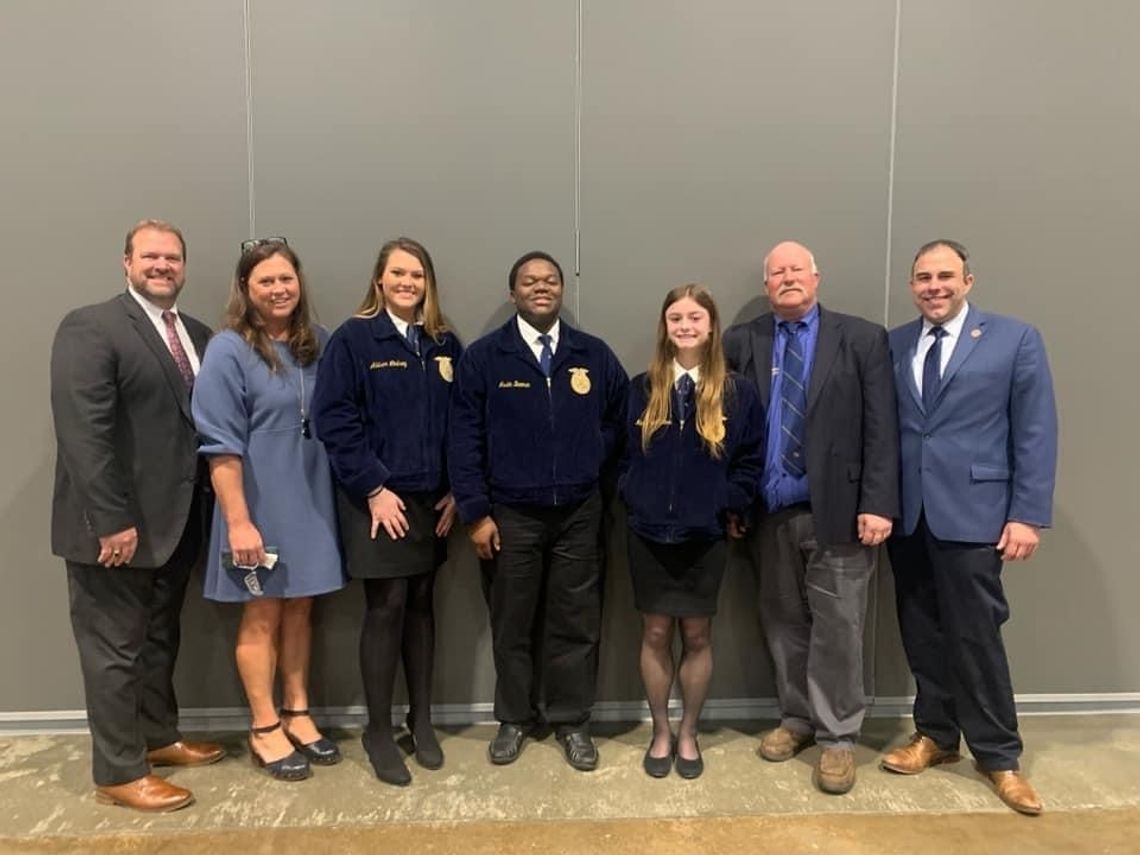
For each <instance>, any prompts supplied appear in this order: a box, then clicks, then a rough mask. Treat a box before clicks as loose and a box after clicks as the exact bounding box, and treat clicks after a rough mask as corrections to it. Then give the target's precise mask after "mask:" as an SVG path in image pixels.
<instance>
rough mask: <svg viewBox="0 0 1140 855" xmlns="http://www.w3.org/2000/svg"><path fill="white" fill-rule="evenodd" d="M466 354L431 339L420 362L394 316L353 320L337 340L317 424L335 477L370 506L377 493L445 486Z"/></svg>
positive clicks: (324, 361) (327, 358) (447, 340)
mask: <svg viewBox="0 0 1140 855" xmlns="http://www.w3.org/2000/svg"><path fill="white" fill-rule="evenodd" d="M462 351H463V348H462V347H461V346H460V344H459V341H458V340H457V339H456V338H455V336H454V335H452V334H451V333H444V334H443V336H442V337H441V339H440V340H439V341H438V342H436V341H433V340H432V339H431V338H430V337H428V336H427V335H426V334H424V335H423V336H422V337H421V339H420V353H421V355H420V356H416V353H415V351H414V350H413V349H412V346H411V345H410V344H409V343H408V341H407V339H405V338H404V337H403V336H402V335H400V333H399V331H398V330H397V329H396V326H395V324H393V323H392V319H391V318H389V317H388V313H387V312H385V311H381V312H380V314H378V315H376V317H374V318H349V319H348V320H347V321H345V322H344V323H343V324H341V326H340V327H339V328H338V329H337V331H336V332H334V333H333V334H332V337H331V338H330V339H329V343H328V347H327V349H326V350H325V353H324V356H323V357H321V366H320V371H319V372H318V374H317V388H316V391H315V392H314V394H313V420H314V422H315V424H316V428H317V436H319V437H320V438H321V441H322V442H324V444H325V449H326V450H327V451H328V455H329V462H330V463H331V464H332V470H333V475H335V476H336V479H337V482H338V483H339V484H340V485H341V487H343V488H344V490H345V492H346V493H348V494H349V496H351V497H352V498H354V499H357V500H363V499H365V498H366V497H367V496H368V494H369V493H371V492H373V491H375V490H376V489H377V488H378V487H387V488H388V489H390V490H394V491H395V492H397V493H399V492H402V491H404V492H412V493H416V492H424V493H430V492H435V491H437V490H440V489H441V488H444V487H446V484H447V473H446V465H445V463H444V452H445V437H446V436H447V415H448V398H450V396H451V390H452V381H453V379H454V373H455V366H456V364H457V363H458V362H459V356H460V354H461V353H462Z"/></svg>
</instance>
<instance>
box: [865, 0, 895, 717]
mask: <svg viewBox="0 0 1140 855" xmlns="http://www.w3.org/2000/svg"><path fill="white" fill-rule="evenodd" d="M901 29H902V0H895V49H894V57H893V59H892V61H891V131H890V142H889V144H888V155H887V241H886V243H887V247H886V263H885V264H884V268H885V273H884V275H883V326H884V327H886V328H887V329H890V326H891V316H890V306H891V251H892V239H893V230H894V216H895V133H896V130H897V128H898V104H899V38H900V31H901ZM878 550H879V555H878V560H877V562H876V563H877V568H876V569H877V570H878V571H879V572H878V573H876V574H875V575H876V577H878V576H879V575H880V574H881V573H882V571H883V563H884V562H883V556H884V555H885V554H886V551H887V550H886V547H885V546H880V547H878ZM881 590H882V583H881V580H879V579H878V578H876V580H875V589H874V591H873V594H874V596H872V597H871V621H870V623H871V696H872V697H878V695H879V594H880V591H881Z"/></svg>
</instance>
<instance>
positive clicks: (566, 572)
mask: <svg viewBox="0 0 1140 855" xmlns="http://www.w3.org/2000/svg"><path fill="white" fill-rule="evenodd" d="M493 516H494V518H495V523H496V524H497V525H498V527H499V537H500V539H501V542H502V550H501V551H500V552H499V553H498V555H497V556H496V557H495V567H494V575H493V578H492V580H491V592H490V594H491V596H490V606H491V634H492V638H493V642H494V654H495V672H496V678H497V679H496V683H495V717H496V718H497V719H498V720H499V721H502V722H511V723H514V724H529V723H532V722H534V721H536V719H537V717H538V711H537V709H536V708H535V703H534V697H535V692H534V682H535V673H536V669H541V674H542V676H543V685H544V695H545V699H546V704H545V707H546V709H545V713H546V720H547V721H548V722H550V723H551V724H553V725H554V726H555V727H556V728H558V729H559V730H569V729H573V728H574V727H576V726H580V725H582V724H584V723H585V722H587V721H588V720H589V718H590V708H591V707H592V706H593V704H594V688H595V683H596V680H597V646H598V636H599V633H600V631H601V590H600V588H601V586H600V576H599V567H598V525H599V523H600V519H601V498H600V496H599V495H598V494H597V493H594V494H593V495H592V496H591V497H590V498H588V499H586V500H585V501H583V502H582V503H581V504H579V505H574V506H570V507H566V508H560V507H559V508H524V507H508V506H504V505H497V506H496V507H495V509H494V513H493ZM540 616H541V619H542V625H541V626H539V625H537V624H536V621H537V620H538V619H539V617H540ZM539 635H540V636H541V639H542V645H541V649H540V651H536V650H535V642H534V639H535V638H536V637H538V636H539ZM539 655H540V656H541V661H536V656H539Z"/></svg>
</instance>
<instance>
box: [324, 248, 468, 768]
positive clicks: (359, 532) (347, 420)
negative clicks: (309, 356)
mask: <svg viewBox="0 0 1140 855" xmlns="http://www.w3.org/2000/svg"><path fill="white" fill-rule="evenodd" d="M460 350H461V348H460V345H459V342H458V341H457V339H456V338H455V336H454V335H453V334H452V333H451V332H449V331H448V329H447V327H446V326H445V325H444V321H443V316H442V314H441V313H440V308H439V297H438V295H437V292H436V283H435V270H434V268H433V266H432V261H431V256H430V255H429V254H428V251H427V250H426V249H424V247H423V246H421V245H420V244H418V243H417V242H416V241H414V240H411V239H409V238H397V239H396V240H393V241H389V242H388V243H386V244H384V246H383V247H382V248H381V250H380V255H379V257H378V258H377V260H376V266H375V269H374V270H373V274H372V281H371V282H370V283H369V285H368V291H367V293H366V294H365V296H364V302H363V303H362V304H361V306H360V309H359V310H358V311H357V313H356V315H355V317H352V318H349V319H348V320H347V321H345V323H344V324H343V325H342V326H341V327H340V328H339V329H338V330H337V331H336V332H335V333H333V335H332V338H331V339H330V341H329V344H328V349H327V351H326V353H325V356H324V358H323V360H322V361H321V367H320V374H319V376H318V378H317V390H316V395H315V398H314V401H313V417H314V419H315V420H316V426H317V433H318V435H319V436H320V438H321V440H322V441H323V442H324V444H325V448H326V449H327V450H328V454H329V460H330V462H331V463H332V469H333V474H334V475H335V477H336V481H337V487H338V490H337V493H338V496H337V498H338V511H339V515H340V531H341V538H342V540H343V542H344V550H345V558H346V560H347V564H348V572H349V575H351V576H352V577H354V578H359V579H363V580H364V594H365V601H366V609H365V614H364V624H363V627H362V629H361V634H360V670H361V672H362V675H363V678H364V694H365V699H366V701H367V704H368V727H367V728H366V729H365V731H364V736H363V743H364V748H365V750H366V751H367V753H368V759H369V760H370V761H371V763H372V767H373V769H374V770H375V772H376V776H377V777H378V778H379V779H380V780H382V781H384V782H386V783H389V784H395V785H397V786H404V785H406V784H409V783H410V782H411V775H410V773H409V772H408V768H407V766H406V765H405V764H404V759H403V755H402V753H401V752H400V750H399V749H398V748H397V746H396V743H395V740H394V738H393V731H392V690H393V684H394V682H395V678H396V663H397V661H399V660H400V658H401V654H402V658H403V663H404V673H405V675H406V677H407V681H408V699H409V704H410V710H409V713H408V719H407V724H408V728H409V729H410V730H411V733H412V736H413V737H414V739H415V757H416V762H417V763H418V764H419V765H420V766H422V767H424V768H427V769H438V768H440V767H441V766H442V765H443V751H442V749H441V748H440V745H439V742H438V741H437V740H436V737H435V733H434V732H433V731H432V725H431V683H432V660H433V656H434V648H435V617H434V613H433V609H432V590H433V585H434V582H435V571H436V569H437V568H438V567H439V565H440V564H442V563H443V561H444V558H445V557H446V537H447V534H448V532H449V531H450V530H451V526H452V523H453V522H454V520H455V501H454V499H453V498H452V497H451V494H450V492H449V491H448V486H447V476H446V474H445V466H444V437H445V436H446V432H447V413H448V399H449V398H450V396H451V384H452V378H453V372H454V366H455V364H456V363H457V362H458V361H459V354H460Z"/></svg>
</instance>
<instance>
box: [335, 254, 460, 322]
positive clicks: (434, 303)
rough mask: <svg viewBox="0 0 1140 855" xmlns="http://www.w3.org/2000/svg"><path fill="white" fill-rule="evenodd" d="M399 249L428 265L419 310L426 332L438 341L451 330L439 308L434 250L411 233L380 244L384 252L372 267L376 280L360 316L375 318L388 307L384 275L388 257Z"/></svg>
mask: <svg viewBox="0 0 1140 855" xmlns="http://www.w3.org/2000/svg"><path fill="white" fill-rule="evenodd" d="M397 249H402V250H403V251H404V252H406V253H408V254H409V255H412V256H415V258H416V259H417V260H418V261H419V263H420V264H422V265H423V266H424V299H423V302H421V303H420V306H419V313H420V315H421V317H422V318H423V322H424V332H426V333H427V334H428V335H429V336H431V337H432V338H433V339H435V340H436V341H438V340H439V337H440V336H441V335H443V334H444V333H445V332H447V324H446V323H445V322H444V320H443V314H442V313H441V312H440V310H439V292H438V291H437V290H436V286H435V265H434V264H432V263H431V254H430V253H429V252H428V251H427V249H426V248H425V247H424V245H423V244H421V243H420V242H419V241H414V240H412V239H411V238H408V237H398V238H396V239H395V240H390V241H388V242H387V243H386V244H384V245H383V246H382V247H380V254H379V255H378V256H377V257H376V266H375V267H373V268H372V281H371V282H369V283H368V291H367V292H366V293H365V295H364V300H363V301H362V302H361V304H360V308H359V309H357V310H356V317H358V318H374V317H376V316H377V315H378V314H380V312H381V311H382V310H383V308H384V291H383V289H382V288H381V287H380V277H381V276H383V275H384V269H385V268H386V267H387V266H388V257H389V256H390V255H391V254H392V253H393V252H395V251H396V250H397Z"/></svg>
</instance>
